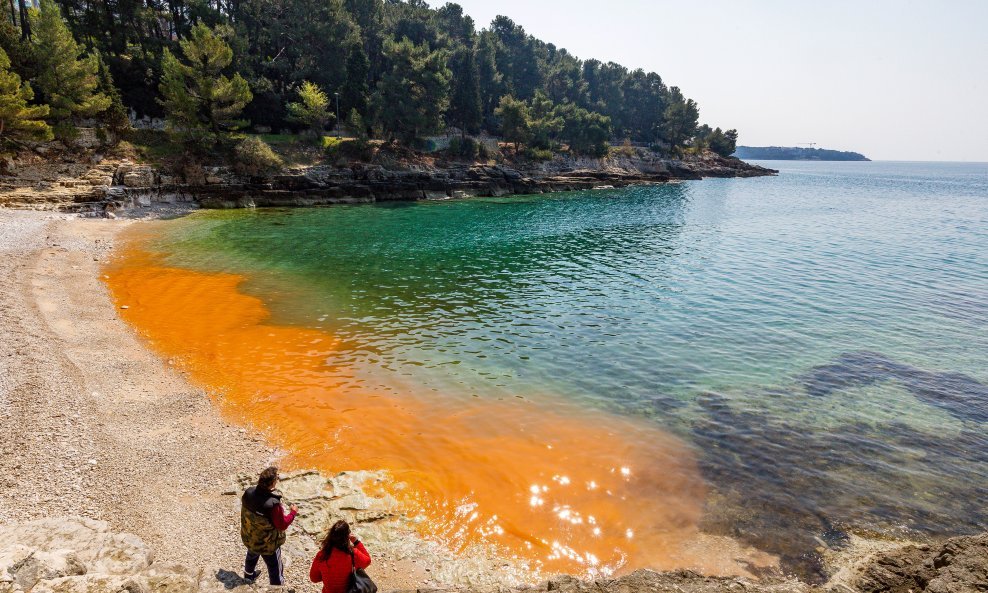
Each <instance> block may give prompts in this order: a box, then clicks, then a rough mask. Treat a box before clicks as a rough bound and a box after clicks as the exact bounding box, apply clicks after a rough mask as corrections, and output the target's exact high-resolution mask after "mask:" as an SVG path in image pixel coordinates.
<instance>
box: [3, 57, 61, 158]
mask: <svg viewBox="0 0 988 593" xmlns="http://www.w3.org/2000/svg"><path fill="white" fill-rule="evenodd" d="M33 98H34V91H32V90H31V85H29V84H28V83H26V82H21V77H20V76H18V75H17V73H15V72H12V71H11V70H10V58H8V57H7V52H5V51H3V50H2V49H0V142H2V143H8V142H20V141H23V140H51V138H52V133H51V128H50V127H49V126H48V124H47V123H45V121H44V118H45V117H47V115H48V106H47V105H28V101H30V100H31V99H33Z"/></svg>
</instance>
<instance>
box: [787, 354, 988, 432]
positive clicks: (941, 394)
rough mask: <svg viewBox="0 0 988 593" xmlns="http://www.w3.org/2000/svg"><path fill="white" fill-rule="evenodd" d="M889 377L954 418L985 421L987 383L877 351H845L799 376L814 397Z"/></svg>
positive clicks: (886, 379) (987, 414)
mask: <svg viewBox="0 0 988 593" xmlns="http://www.w3.org/2000/svg"><path fill="white" fill-rule="evenodd" d="M891 380H894V381H898V382H899V383H901V384H902V385H903V386H904V387H905V388H906V389H907V390H908V391H909V392H910V393H912V394H913V395H915V396H916V397H917V398H918V399H919V400H921V401H923V402H925V403H927V404H930V405H932V406H936V407H938V408H941V409H942V410H944V411H946V412H947V413H948V414H950V415H951V416H954V417H955V418H958V419H960V420H969V421H972V422H981V423H988V385H985V384H984V383H981V382H979V381H977V380H976V379H974V378H973V377H969V376H967V375H965V374H963V373H952V372H936V371H927V370H924V369H920V368H916V367H914V366H910V365H908V364H904V363H900V362H896V361H894V360H892V359H890V358H888V357H886V356H884V355H882V354H879V353H877V352H869V351H861V352H846V353H844V354H842V355H840V356H839V357H838V358H837V360H835V361H834V362H832V363H830V364H825V365H821V366H818V367H815V368H813V369H811V370H810V371H809V372H808V373H806V374H805V375H804V376H803V377H802V382H803V386H804V387H805V388H806V392H807V393H808V394H810V395H812V396H816V397H824V396H827V395H830V394H831V393H833V392H834V391H838V390H842V389H849V388H854V387H864V386H867V385H873V384H875V383H879V382H882V381H891Z"/></svg>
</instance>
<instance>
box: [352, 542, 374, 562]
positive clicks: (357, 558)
mask: <svg viewBox="0 0 988 593" xmlns="http://www.w3.org/2000/svg"><path fill="white" fill-rule="evenodd" d="M370 563H371V557H370V553H369V552H367V548H365V547H364V543H363V542H357V545H355V546H354V547H353V565H354V567H355V568H367V567H368V566H370Z"/></svg>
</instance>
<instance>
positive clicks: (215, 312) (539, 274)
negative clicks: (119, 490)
mask: <svg viewBox="0 0 988 593" xmlns="http://www.w3.org/2000/svg"><path fill="white" fill-rule="evenodd" d="M758 164H761V165H765V166H768V167H771V168H774V169H778V170H779V174H778V175H777V176H773V177H760V178H751V179H706V180H702V181H686V182H679V183H666V184H660V185H651V186H640V187H628V188H621V189H601V190H593V191H581V192H572V193H558V194H544V195H528V196H509V197H500V198H473V199H460V200H446V201H423V202H403V203H381V204H366V205H341V206H332V207H325V208H298V209H256V210H235V211H201V212H196V213H194V214H192V215H189V216H186V217H184V218H181V219H177V220H172V221H166V222H161V223H154V224H151V225H141V229H140V230H139V231H136V232H134V233H132V236H131V238H130V243H129V247H128V248H127V249H125V250H124V252H123V255H122V257H121V258H119V259H118V260H117V261H116V262H115V263H114V264H113V265H112V266H111V267H110V268H109V269H108V270H107V278H108V280H107V282H108V284H109V286H110V288H111V289H112V291H113V294H114V297H115V298H116V299H117V301H118V302H119V303H126V304H127V305H128V309H127V310H126V311H124V313H125V317H126V318H127V319H128V320H129V321H130V322H131V323H133V324H134V325H135V326H136V327H137V328H138V330H140V331H141V332H142V334H143V335H145V336H146V338H147V340H148V341H149V343H151V345H152V346H153V347H155V348H157V349H159V351H161V353H162V354H163V355H164V356H168V357H170V358H171V359H174V360H176V361H179V363H180V364H181V365H184V368H186V369H187V370H188V371H189V372H190V374H191V376H192V377H193V378H194V380H197V381H199V382H201V383H203V384H205V385H207V386H210V387H211V388H212V389H213V391H212V393H213V394H214V398H215V399H216V401H217V405H219V406H220V408H221V409H223V410H224V411H225V412H226V413H228V414H231V415H233V416H235V417H236V418H237V419H238V421H241V422H244V423H245V424H246V425H248V426H251V427H252V428H253V429H254V430H257V431H259V432H261V433H263V434H264V435H265V436H266V438H268V439H269V440H270V441H272V442H273V443H275V444H277V445H278V446H279V447H282V448H283V449H284V450H285V451H287V452H288V453H289V455H290V456H294V457H293V458H294V460H295V461H294V463H295V464H296V465H297V466H299V467H303V466H305V467H308V466H315V467H318V468H320V469H324V470H327V471H343V470H354V469H378V468H383V469H387V470H388V471H390V472H391V474H392V475H393V476H394V484H393V485H392V487H393V489H394V491H395V492H399V493H401V492H403V493H404V495H400V494H399V495H396V496H397V497H398V498H399V499H400V500H402V501H403V504H404V505H406V507H407V509H408V511H407V512H408V514H409V515H410V516H417V517H419V518H420V519H421V522H422V524H423V526H424V528H423V529H424V531H426V532H427V534H429V535H430V536H432V537H436V538H438V539H441V540H443V541H445V542H447V543H449V544H450V545H451V546H454V547H458V548H460V549H464V550H466V549H468V548H469V546H471V545H477V544H478V543H482V544H483V545H492V546H498V547H500V548H502V549H504V550H506V553H508V554H510V555H513V556H514V557H523V558H525V559H527V560H528V561H530V562H533V563H536V564H538V565H539V566H544V567H545V568H546V569H547V570H549V569H552V570H557V569H558V570H584V569H585V570H588V571H590V572H594V571H596V572H598V573H604V574H613V573H615V572H622V571H627V570H630V569H632V568H637V567H641V566H648V567H657V568H678V567H695V566H699V567H701V568H702V566H703V563H704V562H705V560H704V558H703V555H704V554H703V553H702V552H697V551H696V547H695V546H693V547H690V548H687V547H685V546H683V545H681V542H683V541H686V540H689V539H690V538H693V540H695V539H696V538H697V537H700V536H703V535H714V536H724V537H730V538H733V539H734V540H737V541H738V542H741V544H742V545H744V546H750V547H751V548H752V549H756V550H759V551H761V552H764V553H766V554H770V555H772V556H774V557H776V558H778V559H779V562H780V564H781V566H782V568H783V569H784V570H785V571H787V572H790V573H793V574H796V575H799V576H802V577H804V578H807V579H810V580H813V579H820V578H822V571H823V567H822V563H821V551H822V550H824V549H826V548H830V549H840V548H841V547H842V546H845V545H847V543H848V541H849V540H850V538H851V537H852V536H855V535H857V536H864V537H876V538H882V539H889V538H892V539H914V540H915V539H919V540H922V539H924V538H930V537H939V536H945V535H957V534H967V533H974V532H980V531H984V530H986V529H988V505H986V504H985V503H986V501H988V164H984V163H932V162H930V163H925V162H796V161H789V162H783V161H774V162H770V161H766V162H758Z"/></svg>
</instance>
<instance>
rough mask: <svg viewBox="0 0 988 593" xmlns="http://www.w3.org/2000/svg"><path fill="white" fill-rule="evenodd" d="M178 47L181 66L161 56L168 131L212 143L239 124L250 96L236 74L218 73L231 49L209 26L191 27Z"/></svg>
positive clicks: (167, 53)
mask: <svg viewBox="0 0 988 593" xmlns="http://www.w3.org/2000/svg"><path fill="white" fill-rule="evenodd" d="M179 45H180V46H181V48H182V55H183V57H184V58H185V61H184V62H182V61H180V60H179V59H178V58H177V57H175V55H173V54H172V53H171V52H170V51H168V50H165V53H164V57H163V58H162V70H163V75H162V78H161V86H160V91H161V104H162V106H164V108H165V111H166V112H167V114H168V124H169V129H170V130H171V131H172V132H173V133H176V134H178V135H180V136H181V137H183V138H185V140H186V141H189V142H197V143H206V144H215V143H216V142H217V141H218V140H220V139H221V138H222V137H223V136H224V135H225V134H228V133H229V132H231V131H233V130H236V129H239V128H241V127H243V126H244V122H243V121H241V120H239V119H237V118H238V116H239V115H240V112H241V111H243V109H244V106H245V105H247V104H248V103H250V101H251V99H252V94H251V92H250V89H249V88H248V86H247V81H246V80H244V79H243V77H242V76H240V74H234V75H233V77H232V78H228V77H226V76H224V75H223V74H222V72H223V71H224V70H225V69H226V68H227V67H228V66H229V65H230V63H231V62H232V61H233V50H232V49H230V46H229V45H228V44H227V43H226V42H225V41H223V39H221V38H220V37H219V36H218V35H217V34H216V33H215V32H213V31H212V30H210V29H209V27H207V26H205V25H203V24H202V23H200V24H198V25H196V26H195V27H194V28H193V29H192V33H191V35H190V36H189V37H188V38H187V39H184V40H182V41H181V42H180V44H179Z"/></svg>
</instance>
